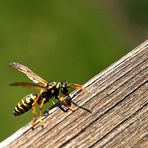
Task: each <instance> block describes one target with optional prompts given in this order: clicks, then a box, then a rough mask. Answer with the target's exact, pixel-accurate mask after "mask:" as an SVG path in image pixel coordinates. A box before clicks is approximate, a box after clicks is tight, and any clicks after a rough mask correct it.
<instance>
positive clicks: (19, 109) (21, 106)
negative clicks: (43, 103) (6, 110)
mask: <svg viewBox="0 0 148 148" xmlns="http://www.w3.org/2000/svg"><path fill="white" fill-rule="evenodd" d="M36 97H37V95H36V94H30V95H27V96H25V97H24V98H23V99H22V100H21V101H20V102H19V103H18V104H17V106H16V107H15V108H14V111H13V114H14V116H18V115H21V114H23V113H25V112H27V111H28V110H30V109H31V108H32V103H33V102H34V100H35V99H36Z"/></svg>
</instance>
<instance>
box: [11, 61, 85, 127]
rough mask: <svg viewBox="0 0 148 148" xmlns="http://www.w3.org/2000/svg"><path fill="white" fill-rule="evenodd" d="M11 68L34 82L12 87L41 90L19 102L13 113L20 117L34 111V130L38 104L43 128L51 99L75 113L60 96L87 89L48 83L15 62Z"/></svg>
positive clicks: (63, 82) (67, 84)
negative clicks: (43, 111)
mask: <svg viewBox="0 0 148 148" xmlns="http://www.w3.org/2000/svg"><path fill="white" fill-rule="evenodd" d="M9 66H10V67H11V68H13V69H15V70H17V71H19V72H21V73H24V74H25V75H26V76H27V77H28V78H29V79H31V80H32V81H33V82H34V83H28V82H14V83H12V84H10V85H12V86H23V87H30V88H34V89H38V90H39V93H38V94H33V93H32V94H29V95H27V96H25V97H24V98H23V99H21V101H20V102H18V104H17V105H16V107H15V108H14V111H13V114H14V116H18V115H21V114H23V113H25V112H27V111H28V110H30V109H32V112H33V115H34V117H33V120H32V129H34V126H35V121H36V118H37V117H36V116H37V113H36V104H39V106H40V126H41V127H43V120H42V114H43V113H42V110H43V106H44V104H45V103H47V102H49V99H51V98H53V97H55V98H56V99H58V100H59V101H60V102H61V103H62V104H63V105H64V106H66V107H67V108H68V109H69V110H71V111H74V109H73V108H71V106H70V104H69V103H68V102H67V101H66V100H65V99H64V97H62V96H60V94H63V95H64V96H68V95H69V88H71V87H72V88H76V89H80V90H82V91H85V89H84V88H83V87H82V86H81V85H80V84H73V83H68V82H67V81H62V82H54V81H51V82H47V81H46V80H44V79H43V78H41V77H40V76H38V75H37V74H36V73H34V72H33V71H32V70H31V69H29V68H28V67H26V66H24V65H22V64H19V63H15V62H13V63H10V64H9ZM52 103H53V104H55V102H54V101H53V100H52Z"/></svg>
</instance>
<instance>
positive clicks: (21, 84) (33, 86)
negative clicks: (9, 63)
mask: <svg viewBox="0 0 148 148" xmlns="http://www.w3.org/2000/svg"><path fill="white" fill-rule="evenodd" d="M10 85H11V86H23V87H30V88H34V89H39V90H47V88H46V87H44V86H40V85H37V84H32V83H28V82H14V83H11V84H10Z"/></svg>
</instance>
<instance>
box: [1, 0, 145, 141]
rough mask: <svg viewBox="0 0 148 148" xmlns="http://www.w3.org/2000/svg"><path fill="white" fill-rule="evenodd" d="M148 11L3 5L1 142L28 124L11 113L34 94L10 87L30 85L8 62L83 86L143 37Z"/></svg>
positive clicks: (89, 4) (92, 4)
mask: <svg viewBox="0 0 148 148" xmlns="http://www.w3.org/2000/svg"><path fill="white" fill-rule="evenodd" d="M147 8H148V1H147V0H141V1H134V0H124V1H123V0H119V1H116V0H115V1H107V0H106V1H103V0H102V1H97V0H91V1H90V0H75V1H70V0H64V1H60V0H45V1H39V0H36V1H35V0H32V1H30V0H21V1H20V0H13V1H11V0H1V1H0V60H1V62H0V75H1V77H0V82H1V89H0V91H1V93H0V94H1V97H0V125H1V126H0V141H1V140H3V139H5V138H6V137H8V136H10V135H11V134H12V133H14V132H15V131H16V130H18V129H19V128H20V127H22V126H24V125H25V124H26V123H28V122H29V121H31V120H32V113H31V112H27V113H26V114H23V115H22V116H19V117H14V116H13V114H12V112H13V108H14V107H15V105H16V104H17V103H18V101H19V100H20V99H21V98H22V97H24V96H25V95H27V94H29V93H32V92H34V90H32V89H29V88H20V87H10V86H9V83H12V82H15V81H26V82H31V81H30V80H29V79H28V78H27V77H25V76H24V75H23V74H21V73H19V72H16V71H14V70H12V69H10V68H9V67H8V64H9V63H10V62H19V63H22V64H24V65H26V66H28V67H30V68H31V69H32V70H33V71H35V72H36V73H37V74H39V75H40V76H41V77H43V78H44V79H46V80H48V81H50V80H55V81H61V80H67V81H69V82H77V83H80V84H84V83H85V82H87V81H88V80H89V79H90V78H91V77H93V76H94V75H96V74H97V73H99V72H100V71H101V70H103V69H105V68H106V67H108V66H109V65H110V64H112V63H113V62H115V61H117V60H118V59H119V58H121V57H122V56H123V55H125V54H126V53H128V52H129V51H130V50H131V49H132V48H134V47H136V46H137V45H138V44H139V43H141V42H143V41H144V40H145V39H146V38H147V30H148V27H147V25H148V20H147V19H148V18H147V14H148V9H147Z"/></svg>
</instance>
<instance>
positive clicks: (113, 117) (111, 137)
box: [0, 40, 148, 148]
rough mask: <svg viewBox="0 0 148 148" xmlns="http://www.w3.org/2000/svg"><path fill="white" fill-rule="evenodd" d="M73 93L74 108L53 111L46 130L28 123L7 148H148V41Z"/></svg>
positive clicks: (46, 116) (10, 141)
mask: <svg viewBox="0 0 148 148" xmlns="http://www.w3.org/2000/svg"><path fill="white" fill-rule="evenodd" d="M84 86H85V87H86V88H87V90H89V92H88V93H84V92H80V91H77V92H74V93H73V94H71V95H72V96H74V99H73V101H74V102H75V103H76V104H78V105H80V106H83V107H85V108H87V109H89V110H90V111H91V113H90V112H87V111H86V110H83V109H81V108H78V107H75V106H74V107H75V108H76V109H77V110H76V112H74V113H72V112H71V111H68V112H66V113H64V112H62V111H61V110H59V109H57V108H54V109H52V110H50V111H49V112H48V114H45V115H44V124H45V127H44V128H43V129H41V128H40V127H39V124H38V123H37V125H36V129H35V130H34V131H32V130H31V128H30V123H28V124H27V125H26V126H25V127H23V128H22V129H20V130H18V131H17V132H16V133H14V134H13V135H12V136H11V137H9V138H8V139H6V140H5V141H3V142H2V143H1V144H0V147H7V148H20V147H23V148H32V147H44V148H46V147H47V148H57V147H64V148H72V147H81V148H87V147H97V148H99V147H113V148H115V147H137V148H138V147H148V40H147V41H145V42H144V43H142V44H141V45H139V46H138V47H137V48H135V49H134V50H132V51H131V52H130V53H128V54H127V55H126V56H124V57H123V58H121V59H120V60H119V61H117V62H116V63H114V64H112V65H111V66H110V67H108V68H107V69H106V70H104V71H102V72H101V73H99V74H98V75H96V76H95V77H93V78H92V79H91V80H89V81H88V82H87V83H86V84H85V85H84Z"/></svg>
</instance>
